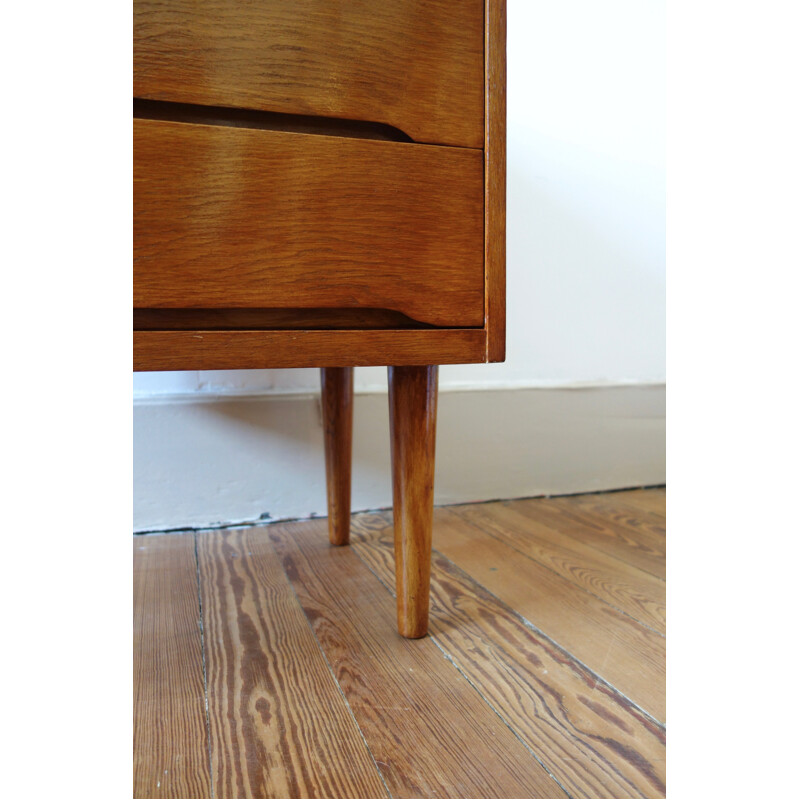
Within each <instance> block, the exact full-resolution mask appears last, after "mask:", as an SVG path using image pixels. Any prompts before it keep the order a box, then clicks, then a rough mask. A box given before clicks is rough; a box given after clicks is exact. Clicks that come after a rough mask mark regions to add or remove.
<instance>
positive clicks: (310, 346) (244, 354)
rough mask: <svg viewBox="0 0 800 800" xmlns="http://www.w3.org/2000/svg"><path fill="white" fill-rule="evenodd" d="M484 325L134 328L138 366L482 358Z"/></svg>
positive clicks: (316, 364)
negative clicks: (419, 328)
mask: <svg viewBox="0 0 800 800" xmlns="http://www.w3.org/2000/svg"><path fill="white" fill-rule="evenodd" d="M485 350H486V334H485V332H484V331H483V330H482V329H468V328H464V329H452V330H447V329H444V330H423V331H411V330H379V331H370V330H366V331H363V330H350V331H347V330H338V331H134V334H133V368H134V370H141V371H147V370H175V369H178V370H180V369H279V368H283V367H369V366H386V364H387V362H388V363H389V364H395V365H398V366H399V365H404V364H420V365H423V364H431V363H439V364H470V363H474V362H480V361H483V359H484V356H485Z"/></svg>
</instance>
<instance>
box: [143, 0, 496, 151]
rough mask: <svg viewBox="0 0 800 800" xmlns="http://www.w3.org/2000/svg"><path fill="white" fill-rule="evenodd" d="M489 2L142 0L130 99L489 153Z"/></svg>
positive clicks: (405, 0)
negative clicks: (339, 122) (380, 131)
mask: <svg viewBox="0 0 800 800" xmlns="http://www.w3.org/2000/svg"><path fill="white" fill-rule="evenodd" d="M483 48H484V0H369V1H368V2H366V1H364V0H361V1H359V0H269V2H255V3H239V2H234V1H233V0H134V96H135V97H140V98H147V99H151V100H164V101H170V102H177V103H196V104H200V105H209V106H225V107H235V108H248V109H256V110H262V111H275V112H281V113H289V114H308V115H313V116H322V117H338V118H343V119H352V120H364V121H369V122H380V123H385V124H388V125H393V126H394V127H396V128H399V129H400V130H402V131H403V132H405V133H406V134H407V135H408V136H410V137H411V138H412V139H413V140H414V141H418V142H430V143H441V144H450V145H460V146H463V147H477V148H480V147H482V146H483V118H484V94H483V92H484V57H483Z"/></svg>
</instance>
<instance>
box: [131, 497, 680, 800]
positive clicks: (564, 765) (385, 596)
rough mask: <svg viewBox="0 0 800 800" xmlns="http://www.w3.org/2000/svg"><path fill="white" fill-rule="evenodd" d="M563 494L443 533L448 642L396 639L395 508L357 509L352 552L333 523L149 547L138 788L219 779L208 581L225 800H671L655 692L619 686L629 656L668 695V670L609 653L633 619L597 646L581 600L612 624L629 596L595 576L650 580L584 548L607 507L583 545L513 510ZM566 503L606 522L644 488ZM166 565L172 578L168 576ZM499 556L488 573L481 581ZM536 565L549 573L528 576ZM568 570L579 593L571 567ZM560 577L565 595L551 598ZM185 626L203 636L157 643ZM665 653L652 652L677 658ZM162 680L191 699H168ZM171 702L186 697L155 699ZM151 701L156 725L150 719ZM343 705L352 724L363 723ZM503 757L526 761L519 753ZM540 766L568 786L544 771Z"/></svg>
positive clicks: (143, 583)
mask: <svg viewBox="0 0 800 800" xmlns="http://www.w3.org/2000/svg"><path fill="white" fill-rule="evenodd" d="M663 498H664V495H663V492H659V491H658V490H653V491H650V492H648V494H647V495H643V494H641V493H640V494H637V495H636V500H637V502H640V504H641V505H644V504H647V505H648V513H652V514H655V515H656V516H660V517H661V518H662V519H663V516H664V515H663V510H660V507H663ZM555 499H556V498H546V499H537V500H525V501H515V502H513V503H487V504H480V505H473V506H459V507H452V508H450V509H447V510H446V511H447V515H446V522H445V521H444V520H443V518H442V514H441V510H440V511H439V512H437V515H436V522H435V524H434V554H433V562H432V575H431V617H430V635H429V637H427V638H424V639H420V640H415V641H410V640H405V639H402V638H401V637H399V636H398V635H397V633H396V631H395V630H394V627H393V618H394V613H395V607H394V602H393V597H392V596H393V593H394V555H393V537H392V528H391V514H390V513H389V512H381V513H368V514H357V515H354V516H353V518H352V545H351V547H349V548H331V547H330V546H329V545H328V543H327V535H326V527H325V520H316V521H310V522H300V523H292V524H289V525H287V524H279V525H271V526H266V527H253V528H251V529H248V530H246V531H243V530H236V531H220V532H208V533H198V534H196V535H195V537H190V536H186V535H174V534H171V535H169V536H147V537H136V539H135V540H134V542H135V545H134V548H135V552H137V551H136V547H138V546H141V545H143V544H147V545H148V546H149V547H153V546H159V547H160V548H161V549H160V550H159V551H155V550H152V551H150V552H151V554H152V557H151V556H148V557H147V558H146V559H144V560H143V559H142V558H140V557H137V559H136V561H135V568H136V571H137V574H136V576H135V586H137V587H139V588H138V589H137V592H136V596H135V613H136V615H137V619H142V618H146V619H151V620H159V623H158V624H157V625H155V626H151V627H150V628H149V629H148V631H149V633H146V634H145V638H142V634H141V633H140V634H138V635H139V638H138V639H137V648H138V649H139V654H138V655H137V658H138V662H137V663H138V666H137V667H136V670H137V672H136V673H135V674H136V675H137V678H136V680H137V681H138V682H139V689H138V691H137V693H136V695H135V703H136V704H137V711H136V713H137V719H138V722H137V726H138V727H137V730H138V731H139V732H138V734H137V737H136V740H135V742H136V743H137V747H138V752H137V754H136V757H135V758H136V764H137V765H138V766H137V767H136V769H135V773H134V774H135V778H136V781H137V786H136V787H135V794H136V795H137V796H158V795H155V794H153V793H151V790H152V792H155V791H156V790H155V789H153V788H152V787H154V786H155V782H156V781H157V779H158V775H159V774H161V773H163V769H164V762H165V759H169V758H172V760H173V763H174V764H175V772H174V773H173V771H172V768H170V777H169V780H170V783H169V784H166V785H165V784H162V787H159V791H161V792H162V795H163V796H183V797H193V796H203V795H205V794H207V793H208V791H209V789H208V775H209V774H210V772H211V771H210V770H209V769H208V767H207V766H206V767H203V765H202V764H201V763H199V762H198V761H197V760H196V759H198V758H200V752H201V749H200V748H201V746H205V745H206V739H205V738H204V726H203V715H202V707H201V706H200V704H199V702H198V699H197V687H198V686H199V687H202V681H203V672H202V663H201V659H200V658H199V647H200V644H199V635H200V634H199V628H198V627H197V624H196V623H197V619H196V614H197V613H198V610H197V609H198V605H199V604H198V603H197V597H196V594H197V586H196V585H195V586H194V587H192V580H195V581H199V585H200V592H201V596H202V612H201V613H202V618H203V627H204V640H205V648H206V651H205V652H206V668H207V670H208V688H209V694H208V702H209V706H208V708H209V720H210V723H211V731H212V742H213V746H212V753H211V763H212V764H213V776H214V794H215V795H216V796H240V797H247V796H265V795H268V794H269V793H270V792H271V791H274V792H276V793H278V796H308V797H313V796H331V795H330V794H328V793H329V792H333V791H336V792H341V793H342V796H348V792H350V791H353V792H355V791H359V792H363V795H362V796H368V797H369V796H384V795H385V794H386V793H387V791H388V792H391V794H393V795H396V796H417V797H436V796H454V795H457V796H462V797H490V796H511V795H512V794H513V796H520V797H530V796H542V795H543V796H561V794H562V790H563V793H566V794H568V795H571V796H574V797H663V796H664V792H665V789H664V782H665V730H664V725H663V723H662V722H661V721H659V719H660V718H658V717H657V718H654V716H653V715H652V714H649V713H647V711H646V709H645V706H646V700H647V698H646V697H645V696H643V694H642V692H640V691H639V689H638V688H637V685H635V684H628V685H627V686H625V684H624V682H623V681H622V680H621V679H620V680H618V678H620V677H621V678H624V677H625V670H623V671H622V672H621V673H617V674H612V672H610V671H609V670H608V669H606V666H607V665H606V664H604V661H603V658H602V656H605V657H606V658H607V660H608V661H611V662H613V661H614V660H616V658H618V657H619V656H620V653H622V657H623V659H624V663H625V666H626V668H627V671H628V672H630V673H631V674H634V675H636V674H638V673H639V672H642V673H643V674H644V676H645V677H647V676H648V675H649V676H650V682H651V683H652V688H653V691H654V692H655V693H658V692H661V694H662V696H663V674H662V676H658V675H656V674H653V671H652V669H651V667H650V666H649V663H650V661H649V660H648V657H647V653H638V655H634V656H633V657H632V658H631V657H630V656H629V655H626V654H625V648H624V647H623V648H622V650H620V647H619V644H615V645H614V646H611V644H610V643H611V641H612V640H614V639H616V637H617V636H618V635H622V637H623V639H624V638H625V633H624V623H623V625H622V628H619V627H617V628H614V626H613V625H612V627H610V628H608V629H607V632H606V638H607V639H608V642H607V643H606V646H605V648H602V647H598V646H597V643H596V642H594V644H593V645H592V646H591V647H590V648H589V650H588V651H587V650H586V649H584V650H580V647H579V645H576V641H578V642H579V644H580V639H581V637H580V636H579V637H577V639H576V638H575V637H574V635H573V633H572V632H573V631H574V630H575V629H576V625H577V624H578V622H577V620H578V618H579V615H577V614H576V613H575V609H576V608H579V607H580V606H581V601H580V600H576V598H582V597H585V596H589V597H591V598H592V599H593V600H594V602H595V606H594V607H595V609H597V608H599V607H603V606H606V607H608V608H610V609H612V610H614V611H615V612H616V613H617V614H618V612H619V610H618V609H617V608H616V607H615V603H616V602H617V600H616V599H615V598H619V597H620V596H621V595H620V593H619V591H617V590H616V589H614V588H613V587H612V586H608V587H606V588H607V592H606V593H601V592H599V589H598V587H599V584H598V583H593V584H585V583H584V582H583V579H582V577H581V575H582V574H583V573H584V572H586V573H589V572H592V571H593V570H595V569H599V568H601V567H602V568H603V569H605V570H606V572H605V577H604V580H606V579H607V580H608V581H613V580H615V579H616V576H618V577H619V579H620V581H621V582H623V583H630V582H631V580H632V576H633V575H634V574H635V571H636V570H637V569H638V568H637V567H635V566H633V565H627V568H623V567H621V568H620V570H621V571H619V572H614V570H613V569H612V566H611V565H612V562H613V559H614V557H613V556H607V557H606V559H602V558H599V551H598V550H597V549H596V548H595V547H593V546H592V545H587V544H585V543H583V538H582V536H581V535H580V530H581V529H583V528H589V529H590V527H591V524H592V523H599V522H600V521H602V520H603V518H604V517H603V514H604V513H605V512H604V511H603V512H602V513H601V512H600V511H597V510H593V511H587V512H586V519H585V521H581V520H575V519H573V520H572V523H571V524H572V526H573V527H572V529H571V531H570V532H568V529H567V527H566V525H565V527H564V530H562V531H554V530H553V529H552V528H547V529H545V528H544V526H543V525H542V524H540V523H538V522H535V521H534V520H533V519H532V518H530V517H526V516H525V515H524V514H519V513H516V512H514V513H511V511H509V509H510V508H513V506H514V505H515V503H516V502H521V503H523V504H527V505H532V504H539V505H541V506H545V507H546V506H554V505H555V502H554V501H555ZM565 500H568V501H569V502H575V503H579V502H580V503H583V504H586V505H591V506H592V507H593V508H595V509H599V508H600V507H602V506H608V505H617V504H623V503H626V502H627V503H630V502H631V501H630V500H628V499H626V497H625V493H609V494H605V495H595V496H584V497H575V498H568V499H567V498H565ZM478 512H480V515H478ZM526 519H530V520H531V526H530V528H529V529H528V534H529V536H530V539H531V544H529V545H526V543H525V540H526V530H525V526H524V522H525V520H526ZM561 521H562V524H563V523H564V518H563V517H562V518H561ZM454 530H455V531H456V532H455V533H454ZM503 531H505V533H504V532H503ZM640 533H641V530H640V531H638V532H637V531H634V532H632V533H631V536H632V537H634V538H635V537H636V536H637V535H639V534H640ZM570 534H571V535H570ZM644 535H645V536H646V535H647V534H646V533H645V534H644ZM459 538H462V539H463V541H462V542H461V544H459V543H458V540H459ZM193 539H196V541H197V545H198V546H197V555H198V557H199V561H200V568H199V570H198V571H197V573H195V570H196V567H195V565H194V564H193V563H192V559H191V541H192V540H193ZM180 540H183V541H182V542H181V541H180ZM454 544H455V545H457V546H454ZM491 545H494V549H487V548H488V547H489V546H491ZM512 545H513V547H512ZM444 550H446V551H447V555H445V553H444V552H443V551H444ZM144 552H145V551H141V552H140V554H141V553H144ZM169 553H172V556H169ZM178 555H179V557H177V556H178ZM164 558H167V560H168V562H169V564H170V566H169V568H168V569H166V570H162V571H160V572H159V570H160V569H161V568H162V567H163V566H164ZM512 560H513V563H512ZM480 561H484V562H485V563H483V564H481V565H479V566H476V562H480ZM534 561H538V563H539V564H540V567H539V569H537V570H531V569H530V566H529V562H530V563H533V562H534ZM559 563H560V564H562V567H563V571H562V575H567V577H568V576H569V573H572V574H573V578H572V579H571V580H569V579H566V578H564V577H562V575H558V574H556V573H555V572H554V571H553V569H554V568H556V567H557V565H558V564H559ZM568 563H569V564H570V565H571V566H568ZM516 564H521V566H520V567H517V566H516ZM142 572H144V574H139V573H142ZM152 572H155V574H150V573H152ZM640 572H641V571H640ZM548 574H549V575H551V576H552V577H553V578H554V579H555V580H554V581H553V582H552V583H549V584H548V583H547V580H548V579H547V577H546V575H548ZM642 575H643V576H644V575H645V573H643V572H642ZM181 576H182V577H181ZM651 577H652V576H651ZM167 579H168V580H167ZM540 581H544V582H545V587H544V589H545V591H544V592H542V590H541V587H540V586H539V585H538V584H539V582H540ZM643 585H644V586H647V584H646V580H645V584H643ZM159 587H160V588H159ZM593 591H594V592H598V594H597V596H594V595H593V594H592V593H593ZM648 591H649V590H648ZM193 592H194V594H195V596H194V597H192V593H193ZM548 592H552V597H548V596H547V593H548ZM531 599H533V602H531ZM192 602H194V603H195V605H194V610H192V608H191V606H192ZM174 604H177V609H176V608H175V607H173V605H174ZM598 604H599V605H598ZM182 609H183V610H182ZM618 616H619V614H618ZM623 616H624V615H623ZM609 619H611V617H609ZM630 619H631V621H632V622H634V620H633V619H632V618H630ZM590 622H591V620H590ZM606 624H608V623H606ZM637 624H638V623H637ZM176 626H177V630H183V631H184V633H185V635H180V636H178V637H177V638H175V639H174V640H162V639H160V638H159V637H163V636H167V635H168V634H170V631H174V630H175V629H176ZM577 630H578V631H580V630H581V629H580V626H578V628H577ZM159 631H161V633H159ZM170 635H171V634H170ZM149 636H152V637H154V638H153V642H152V643H148V642H147V641H146V638H147V637H149ZM628 641H630V639H629V638H628ZM659 641H662V642H663V637H659ZM151 644H152V646H151ZM187 647H188V650H187V649H186V648H187ZM315 648H316V651H315ZM658 651H659V648H656V650H655V651H654V652H653V653H651V656H652V655H655V656H657V658H658V659H663V652H661V653H659V652H658ZM322 663H324V665H325V669H323V668H322V667H321V664H322ZM159 665H161V666H159ZM165 666H169V669H170V672H165V669H164V667H165ZM326 670H327V677H326ZM165 676H166V677H168V678H170V680H169V681H168V683H167V684H165V683H164V680H165ZM639 677H640V678H641V676H639ZM148 683H149V684H152V685H148ZM165 685H169V686H171V692H172V694H166V695H165V694H164V693H163V687H164V686H165ZM192 687H194V688H192ZM337 687H338V688H337ZM332 688H333V689H335V690H336V693H339V701H338V702H337V701H336V698H335V693H334V692H332V691H331V689H332ZM159 692H161V694H159ZM170 696H172V697H176V696H177V697H184V698H185V700H184V701H182V702H174V701H173V702H166V701H164V700H162V701H161V702H159V703H158V704H155V699H156V698H158V697H161V698H167V697H170ZM186 698H188V702H189V706H188V707H189V709H190V712H187V710H186V709H187V706H186V702H187V700H186ZM142 705H144V708H145V710H147V709H150V710H149V711H146V713H144V712H143V710H142V708H141V706H142ZM156 709H157V711H158V714H155V713H153V711H154V710H156ZM343 709H345V710H348V714H350V713H351V714H352V725H353V726H355V727H354V728H353V727H350V726H349V724H348V723H347V716H346V715H345V714H344V712H343ZM494 726H499V727H498V728H495V727H494ZM148 727H149V728H150V730H147V728H148ZM354 730H357V731H358V740H360V741H361V742H362V743H363V749H361V750H359V747H358V742H357V741H356V738H354V736H353V732H354ZM166 731H169V732H170V733H169V735H166V734H165V732H166ZM331 731H336V732H337V735H336V737H335V738H331V737H330V736H329V733H330V732H331ZM498 731H500V733H498ZM509 734H510V735H511V736H510V738H507V737H508V736H509ZM362 737H363V738H362ZM178 742H184V743H186V742H193V743H194V745H195V746H196V748H197V750H196V753H195V760H193V759H192V758H186V759H175V758H174V750H173V748H174V747H176V745H177V743H178ZM144 743H147V745H146V746H143V744H144ZM364 749H366V751H367V752H368V753H371V758H370V759H365V758H364ZM498 750H503V751H504V752H505V751H506V750H507V753H505V755H503V756H502V757H501V756H499V755H498ZM206 752H207V751H206ZM312 761H313V763H311V762H312ZM509 761H510V762H511V764H512V766H511V767H509V766H508V764H509ZM539 764H541V765H542V767H543V768H544V773H545V774H546V775H548V776H550V777H551V778H552V781H554V783H550V784H548V783H547V780H549V779H550V778H549V777H548V778H547V779H545V778H543V777H542V775H543V773H542V771H541V770H539V769H538V765H539ZM337 765H338V766H337ZM337 769H341V770H344V771H345V772H346V774H341V775H340V774H338V773H337ZM373 770H374V771H373ZM151 778H152V779H153V780H152V782H151V780H150V779H151ZM198 781H200V782H199V783H198ZM203 781H205V783H203ZM376 781H379V782H380V785H377V784H376ZM543 781H544V782H543ZM520 784H522V787H521V786H520ZM204 786H205V787H206V788H203V787H204ZM554 786H555V788H553V787H554ZM223 787H227V788H223ZM269 787H272V788H269ZM278 787H281V788H278Z"/></svg>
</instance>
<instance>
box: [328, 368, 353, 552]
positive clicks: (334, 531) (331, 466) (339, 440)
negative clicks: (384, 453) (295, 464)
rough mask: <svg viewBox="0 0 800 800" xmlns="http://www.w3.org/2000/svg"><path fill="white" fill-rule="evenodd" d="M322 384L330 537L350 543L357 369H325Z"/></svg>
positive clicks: (332, 540)
mask: <svg viewBox="0 0 800 800" xmlns="http://www.w3.org/2000/svg"><path fill="white" fill-rule="evenodd" d="M320 378H321V382H322V429H323V434H324V439H325V478H326V482H327V499H328V538H329V539H330V543H331V544H334V545H344V544H347V543H348V542H349V541H350V476H351V474H352V459H353V368H352V367H325V368H323V369H321V370H320Z"/></svg>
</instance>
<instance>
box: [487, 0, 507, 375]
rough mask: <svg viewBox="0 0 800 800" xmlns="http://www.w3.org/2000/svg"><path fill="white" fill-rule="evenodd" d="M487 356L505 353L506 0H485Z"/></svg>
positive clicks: (500, 356) (493, 358) (498, 357)
mask: <svg viewBox="0 0 800 800" xmlns="http://www.w3.org/2000/svg"><path fill="white" fill-rule="evenodd" d="M485 35H486V44H485V49H486V90H485V92H484V101H485V103H486V113H485V120H486V133H485V147H484V176H485V178H484V180H485V182H486V185H485V201H484V213H485V234H484V262H485V271H486V272H485V275H486V291H485V295H484V296H485V299H486V332H487V336H486V360H487V361H505V357H506V0H486V31H485Z"/></svg>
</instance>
